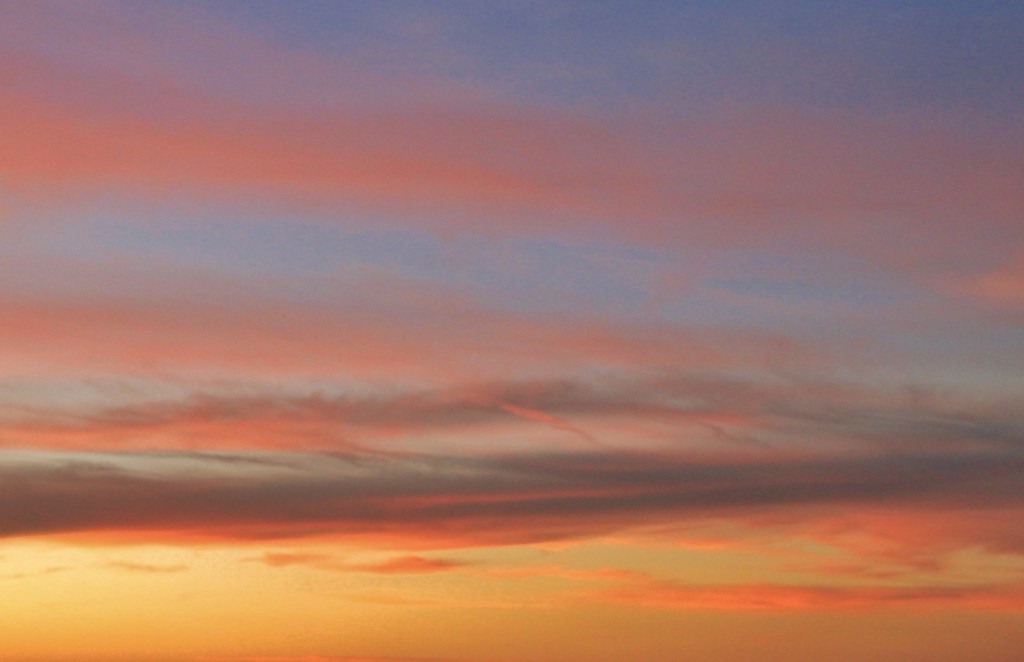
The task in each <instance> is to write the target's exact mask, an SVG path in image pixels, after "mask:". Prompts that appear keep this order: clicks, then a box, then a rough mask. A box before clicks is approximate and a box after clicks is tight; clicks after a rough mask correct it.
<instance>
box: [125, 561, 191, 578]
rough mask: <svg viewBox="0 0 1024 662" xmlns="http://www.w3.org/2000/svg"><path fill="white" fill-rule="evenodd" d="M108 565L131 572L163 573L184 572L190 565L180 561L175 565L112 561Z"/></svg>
mask: <svg viewBox="0 0 1024 662" xmlns="http://www.w3.org/2000/svg"><path fill="white" fill-rule="evenodd" d="M107 567H109V568H114V569H116V570H128V571H129V572H144V573H150V574H161V575H162V574H168V573H175V572H183V571H185V570H187V569H188V566H186V565H184V564H180V563H176V564H173V565H158V564H155V563H137V562H135V561H111V562H110V563H108V564H107Z"/></svg>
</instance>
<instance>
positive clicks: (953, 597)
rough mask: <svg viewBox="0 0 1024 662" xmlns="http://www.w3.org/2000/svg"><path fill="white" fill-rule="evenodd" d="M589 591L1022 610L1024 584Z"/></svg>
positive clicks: (676, 599)
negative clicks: (1023, 585)
mask: <svg viewBox="0 0 1024 662" xmlns="http://www.w3.org/2000/svg"><path fill="white" fill-rule="evenodd" d="M591 597H593V598H594V599H600V600H605V601H608V602H613V603H617V604H623V605H630V606H640V607H650V608H654V609H670V610H700V611H704V610H714V611H768V612H786V611H847V610H863V609H871V610H874V609H879V608H899V609H908V608H909V609H958V610H982V611H1008V612H1019V611H1022V610H1024V587H1022V586H1020V585H1006V586H925V587H899V586H854V587H850V586H790V585H781V584H741V585H731V586H700V585H687V584H684V583H682V582H658V581H653V580H652V581H647V582H642V583H636V584H634V585H632V586H626V587H621V588H614V589H610V590H606V591H601V592H596V593H594V594H592V595H591Z"/></svg>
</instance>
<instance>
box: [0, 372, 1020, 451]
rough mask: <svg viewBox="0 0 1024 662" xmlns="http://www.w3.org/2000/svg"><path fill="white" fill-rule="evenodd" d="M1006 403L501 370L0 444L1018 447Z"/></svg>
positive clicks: (714, 376) (275, 394)
mask: <svg viewBox="0 0 1024 662" xmlns="http://www.w3.org/2000/svg"><path fill="white" fill-rule="evenodd" d="M1019 411H1020V403H1018V402H1016V401H1015V400H1013V399H1012V398H1004V399H1003V401H994V402H986V401H984V400H978V399H976V398H974V397H972V396H970V395H964V394H957V393H954V392H946V393H943V394H929V393H927V392H925V391H922V390H920V389H892V388H881V387H875V386H871V385H865V384H857V383H848V382H841V381H828V380H824V379H813V378H807V379H800V378H793V377H790V378H780V377H771V378H769V377H767V376H764V377H760V378H756V379H755V378H742V379H741V378H739V377H737V376H734V375H732V374H729V373H724V374H722V373H713V372H708V371H696V370H695V371H684V370H677V371H668V370H667V369H666V370H664V371H662V374H661V375H660V376H653V377H652V376H650V375H649V374H644V373H638V372H637V371H635V370H626V371H622V372H619V373H608V372H606V373H605V374H603V375H601V376H594V377H591V378H589V379H584V378H574V379H568V378H563V379H532V380H531V379H520V380H515V379H506V380H495V381H479V382H463V383H455V384H453V385H450V386H447V385H438V386H434V387H429V388H408V389H396V388H391V389H378V390H375V391H374V390H369V389H366V390H364V391H363V392H351V391H350V392H342V393H337V392H335V393H330V392H326V391H324V390H313V391H312V392H311V391H310V390H309V389H306V391H305V392H301V391H300V392H287V391H274V390H264V391H261V390H258V389H255V388H252V387H246V388H242V387H238V388H235V389H231V388H222V389H220V390H218V389H210V390H209V391H198V392H193V393H189V392H188V391H185V393H184V395H183V396H181V397H177V398H166V397H165V398H163V399H151V400H147V399H140V398H138V396H136V397H135V399H134V401H133V402H130V403H126V404H122V405H108V406H103V405H98V406H94V407H92V408H82V407H81V406H79V407H77V408H76V410H75V411H62V410H60V409H56V408H45V407H40V406H38V405H36V406H35V407H34V408H33V407H28V406H26V407H23V408H22V409H20V410H19V409H14V408H12V409H10V410H8V412H6V415H4V412H0V439H2V440H8V443H10V444H16V445H19V446H22V447H26V446H36V447H67V448H75V447H77V448H102V447H107V448H132V447H148V448H154V447H164V448H175V447H187V448H206V449H213V448H274V449H292V450H301V449H307V450H308V449H334V450H346V449H347V450H350V451H360V452H364V453H370V454H372V453H374V452H383V451H386V450H387V446H386V442H388V441H389V440H393V439H395V438H403V437H404V438H414V437H415V438H420V439H423V438H425V437H424V435H432V436H431V437H430V438H434V437H437V436H439V435H440V436H444V437H446V438H448V439H455V438H470V437H479V436H480V435H487V436H489V437H491V438H494V437H496V436H501V435H507V434H518V435H520V438H521V439H523V440H524V441H525V440H526V437H525V436H524V435H525V433H528V432H542V433H544V436H543V438H544V439H547V440H552V439H554V440H558V439H561V440H562V442H563V443H564V444H565V447H566V448H589V449H594V448H616V447H620V448H621V447H626V446H631V447H634V448H636V447H652V446H661V447H664V446H674V447H677V448H682V447H691V448H695V447H704V448H708V449H710V450H713V451H714V452H719V453H738V452H746V453H765V452H768V451H769V450H770V449H776V450H778V451H784V450H786V449H789V448H806V447H819V448H823V449H832V450H835V451H838V450H840V449H849V450H855V451H858V452H861V451H864V450H868V451H872V452H874V451H877V450H880V449H883V450H887V451H900V452H907V451H914V452H935V451H942V450H952V451H977V450H981V449H988V450H993V449H995V450H1000V449H1002V450H1014V449H1018V450H1019V449H1020V447H1021V439H1022V438H1024V420H1021V418H1020V415H1019Z"/></svg>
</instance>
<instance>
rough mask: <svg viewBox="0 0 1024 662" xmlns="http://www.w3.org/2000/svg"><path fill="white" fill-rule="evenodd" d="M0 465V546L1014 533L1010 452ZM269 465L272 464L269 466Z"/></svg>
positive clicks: (152, 457)
mask: <svg viewBox="0 0 1024 662" xmlns="http://www.w3.org/2000/svg"><path fill="white" fill-rule="evenodd" d="M231 457H232V456H231V455H226V454H221V455H215V456H210V457H207V456H204V455H203V454H192V453H179V454H145V453H132V454H88V453H86V454H73V453H70V454H62V453H38V454H37V453H19V454H17V455H16V456H15V457H14V458H12V457H11V456H10V455H8V458H7V462H5V463H4V465H3V466H2V467H0V477H2V478H3V481H2V483H0V485H2V487H0V496H2V498H3V500H4V503H6V504H7V505H8V507H7V508H5V510H4V512H3V513H2V514H0V535H3V536H6V537H17V536H20V537H24V536H39V535H49V534H66V533H79V534H103V533H104V532H106V533H116V534H117V535H121V536H123V537H125V538H126V539H131V538H132V537H133V536H136V537H137V538H140V539H141V538H145V537H147V536H148V537H153V538H163V539H167V540H174V539H177V538H187V537H190V536H191V537H199V538H208V539H236V540H250V541H252V540H257V539H276V538H301V537H306V536H328V537H339V538H348V539H351V540H353V541H374V540H376V541H378V542H379V543H382V544H387V541H388V540H391V541H392V542H395V541H401V542H402V544H404V545H406V548H407V549H408V548H414V547H417V546H426V547H453V546H467V545H468V546H473V545H487V544H525V543H535V542H542V541H550V540H562V539H573V538H587V537H593V536H598V535H602V534H607V533H611V532H615V531H622V530H628V529H630V528H631V527H635V526H636V525H637V523H638V522H643V523H644V524H646V525H654V524H658V523H662V524H668V523H685V522H697V521H700V520H701V519H702V518H704V519H706V518H710V517H714V516H721V517H732V518H737V519H741V520H742V519H745V518H754V517H755V516H767V515H768V514H771V513H775V514H778V515H781V516H786V514H787V513H788V514H789V516H792V517H796V518H798V519H800V518H805V517H806V516H807V515H806V514H807V513H812V514H814V513H816V514H817V515H818V516H819V517H820V516H821V515H822V514H824V513H833V514H834V513H836V512H839V511H841V509H844V508H846V509H849V508H862V507H865V506H877V507H883V506H884V507H890V506H891V507H897V506H898V507H900V508H902V509H905V510H906V511H907V512H914V513H916V514H917V515H918V516H920V517H922V518H923V519H927V520H931V521H934V520H932V518H935V519H937V520H942V518H943V517H944V516H945V515H946V514H947V513H949V512H969V511H978V512H981V513H986V514H988V515H989V516H990V519H989V521H988V527H993V528H988V527H982V528H981V529H980V530H979V531H977V532H976V534H977V535H976V537H975V539H974V540H972V541H971V542H974V543H976V544H986V542H987V541H988V537H989V536H998V535H999V534H1000V533H1001V532H1004V531H1005V530H1012V529H1013V528H1014V527H1015V526H1017V525H1018V524H1019V523H1020V517H1021V513H1022V512H1024V503H1022V501H1021V495H1022V494H1024V489H1022V484H1021V481H1022V476H1024V464H1022V461H1021V459H1020V457H1019V456H1018V455H1016V454H998V453H978V454H970V455H968V454H959V455H956V454H951V455H932V456H927V455H884V456H879V457H840V458H831V459H824V458H811V459H807V458H803V459H789V460H786V459H780V460H776V461H761V462H758V463H749V462H742V461H740V462H733V463H721V462H714V461H710V462H709V461H700V460H698V459H696V458H694V457H693V456H681V455H678V454H668V453H626V452H615V453H571V454H518V455H501V456H492V457H486V456H485V457H478V458H465V457H462V458H456V457H437V456H419V457H404V458H381V457H363V456H339V455H333V456H332V455H296V454H276V455H271V456H269V457H270V459H271V460H272V462H269V463H266V464H265V465H257V466H260V468H259V469H257V468H256V467H251V466H248V465H239V464H238V463H237V462H235V461H232V460H231ZM275 462H276V466H275V464H274V463H275Z"/></svg>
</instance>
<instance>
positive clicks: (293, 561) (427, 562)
mask: <svg viewBox="0 0 1024 662" xmlns="http://www.w3.org/2000/svg"><path fill="white" fill-rule="evenodd" d="M253 560H255V561H259V562H261V563H265V564H266V565H269V566H271V567H274V568H282V567H287V566H294V565H301V566H309V567H312V568H317V569H319V570H332V571H336V572H367V573H373V574H381V575H405V574H432V573H436V572H449V571H452V570H456V569H459V568H462V567H465V566H466V565H469V564H468V563H467V562H465V561H458V560H455V559H444V558H428V557H424V556H418V555H415V554H407V555H404V556H395V557H392V558H390V559H386V560H384V561H377V562H373V563H349V562H346V561H342V560H339V559H337V558H335V557H333V556H330V555H327V554H319V553H312V552H266V553H264V554H263V555H262V556H261V557H259V558H256V559H253Z"/></svg>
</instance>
